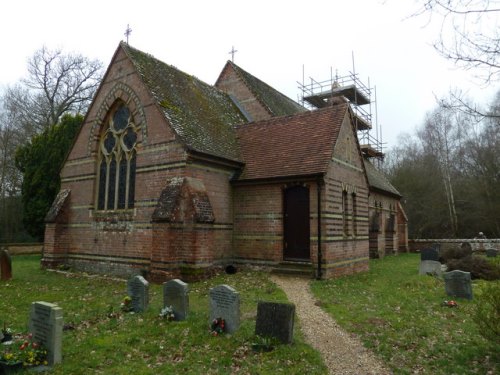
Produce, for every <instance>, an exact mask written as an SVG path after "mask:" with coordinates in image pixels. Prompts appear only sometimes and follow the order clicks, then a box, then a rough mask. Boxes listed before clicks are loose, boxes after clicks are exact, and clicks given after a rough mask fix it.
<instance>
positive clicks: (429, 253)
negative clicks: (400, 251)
mask: <svg viewBox="0 0 500 375" xmlns="http://www.w3.org/2000/svg"><path fill="white" fill-rule="evenodd" d="M420 260H421V261H422V260H435V261H439V251H438V250H436V249H435V248H433V247H428V248H425V249H422V250H421V251H420Z"/></svg>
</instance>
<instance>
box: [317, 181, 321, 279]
mask: <svg viewBox="0 0 500 375" xmlns="http://www.w3.org/2000/svg"><path fill="white" fill-rule="evenodd" d="M316 187H317V192H318V193H317V194H318V199H317V202H318V272H317V276H316V279H318V280H321V276H322V272H321V262H322V254H321V177H318V180H317V183H316Z"/></svg>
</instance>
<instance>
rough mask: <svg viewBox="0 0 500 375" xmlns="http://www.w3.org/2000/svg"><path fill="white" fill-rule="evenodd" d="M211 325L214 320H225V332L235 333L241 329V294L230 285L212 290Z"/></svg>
mask: <svg viewBox="0 0 500 375" xmlns="http://www.w3.org/2000/svg"><path fill="white" fill-rule="evenodd" d="M209 299H210V323H211V322H212V321H213V320H214V319H218V318H222V319H224V320H225V322H226V325H225V332H227V333H233V332H235V331H236V330H237V329H238V328H239V327H240V294H239V293H238V292H237V291H236V290H234V289H233V288H231V287H230V286H229V285H218V286H216V287H214V288H211V289H210V295H209Z"/></svg>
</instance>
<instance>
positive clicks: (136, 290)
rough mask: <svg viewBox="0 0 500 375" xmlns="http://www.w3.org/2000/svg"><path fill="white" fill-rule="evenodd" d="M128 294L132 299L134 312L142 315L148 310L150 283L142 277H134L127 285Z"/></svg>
mask: <svg viewBox="0 0 500 375" xmlns="http://www.w3.org/2000/svg"><path fill="white" fill-rule="evenodd" d="M127 293H128V296H129V297H130V298H131V299H132V301H131V305H132V311H134V312H136V313H140V312H143V311H145V310H146V309H147V308H148V304H149V283H148V282H147V280H146V279H145V278H144V277H142V276H134V277H132V278H131V279H130V280H129V281H128V283H127Z"/></svg>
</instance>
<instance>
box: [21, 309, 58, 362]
mask: <svg viewBox="0 0 500 375" xmlns="http://www.w3.org/2000/svg"><path fill="white" fill-rule="evenodd" d="M28 327H29V331H30V332H31V333H32V334H33V340H34V341H35V342H38V343H39V344H42V345H43V346H44V347H45V348H46V349H47V362H48V363H49V366H52V365H54V364H56V363H60V362H61V361H62V332H63V311H62V309H61V308H60V307H59V306H57V305H55V304H53V303H48V302H40V301H39V302H33V303H32V304H31V311H30V321H29V324H28Z"/></svg>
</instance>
